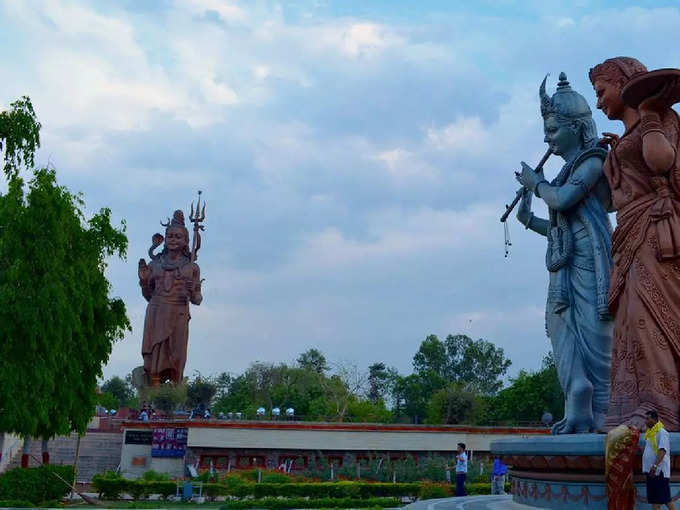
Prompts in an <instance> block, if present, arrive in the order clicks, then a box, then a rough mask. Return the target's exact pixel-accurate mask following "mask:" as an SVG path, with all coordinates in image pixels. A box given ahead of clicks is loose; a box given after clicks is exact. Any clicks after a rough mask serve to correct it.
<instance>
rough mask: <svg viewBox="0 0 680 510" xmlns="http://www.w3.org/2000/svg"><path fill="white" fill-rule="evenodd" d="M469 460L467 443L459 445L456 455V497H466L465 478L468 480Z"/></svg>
mask: <svg viewBox="0 0 680 510" xmlns="http://www.w3.org/2000/svg"><path fill="white" fill-rule="evenodd" d="M467 470H468V459H467V453H465V443H458V453H457V454H456V496H465V495H466V494H465V478H467Z"/></svg>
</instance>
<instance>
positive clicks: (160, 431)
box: [151, 428, 189, 457]
mask: <svg viewBox="0 0 680 510" xmlns="http://www.w3.org/2000/svg"><path fill="white" fill-rule="evenodd" d="M188 435H189V429H187V428H155V429H153V440H152V442H151V456H152V457H184V454H185V453H186V450H187V437H188Z"/></svg>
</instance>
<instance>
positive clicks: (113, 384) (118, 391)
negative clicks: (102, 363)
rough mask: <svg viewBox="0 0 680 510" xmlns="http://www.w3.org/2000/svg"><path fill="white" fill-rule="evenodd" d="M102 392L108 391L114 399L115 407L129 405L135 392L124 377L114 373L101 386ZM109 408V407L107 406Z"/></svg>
mask: <svg viewBox="0 0 680 510" xmlns="http://www.w3.org/2000/svg"><path fill="white" fill-rule="evenodd" d="M101 391H102V393H110V394H111V395H113V397H114V398H115V400H116V408H118V407H125V406H129V405H130V403H131V401H132V400H133V398H134V396H135V392H134V390H133V389H132V387H131V386H130V383H128V382H127V381H126V380H125V379H122V378H121V377H118V376H117V375H114V376H113V377H112V378H111V379H108V380H107V381H106V382H104V384H102V386H101ZM108 409H110V408H108Z"/></svg>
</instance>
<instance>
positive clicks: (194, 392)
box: [187, 372, 217, 408]
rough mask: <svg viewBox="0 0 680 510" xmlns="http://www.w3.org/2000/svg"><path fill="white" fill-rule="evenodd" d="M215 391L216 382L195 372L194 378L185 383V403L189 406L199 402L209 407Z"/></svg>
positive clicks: (196, 404) (194, 405)
mask: <svg viewBox="0 0 680 510" xmlns="http://www.w3.org/2000/svg"><path fill="white" fill-rule="evenodd" d="M216 393H217V383H215V381H214V380H213V379H212V378H211V377H204V376H202V375H201V374H200V372H196V376H195V377H194V379H193V380H191V381H189V382H188V383H187V405H188V406H189V407H191V408H194V407H196V406H198V405H199V404H200V405H202V406H203V407H210V404H211V402H212V399H213V397H214V396H215V394H216Z"/></svg>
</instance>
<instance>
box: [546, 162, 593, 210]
mask: <svg viewBox="0 0 680 510" xmlns="http://www.w3.org/2000/svg"><path fill="white" fill-rule="evenodd" d="M601 176H602V160H601V159H600V158H598V157H590V158H587V159H586V160H584V161H583V162H582V163H581V164H579V165H578V167H577V168H576V169H575V170H574V171H573V173H572V174H571V177H569V179H568V180H567V182H565V183H564V184H563V185H562V186H553V185H551V184H548V182H547V181H542V182H539V183H538V184H537V186H536V195H537V196H539V197H540V198H542V199H543V201H544V202H545V203H546V204H548V207H550V208H551V209H555V210H557V211H566V210H567V209H570V208H571V207H573V206H574V205H576V204H577V203H578V202H580V201H581V200H583V198H584V197H585V196H586V195H587V194H588V193H590V190H591V189H592V188H593V187H594V186H595V184H596V183H597V181H598V180H599V179H600V177H601Z"/></svg>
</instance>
